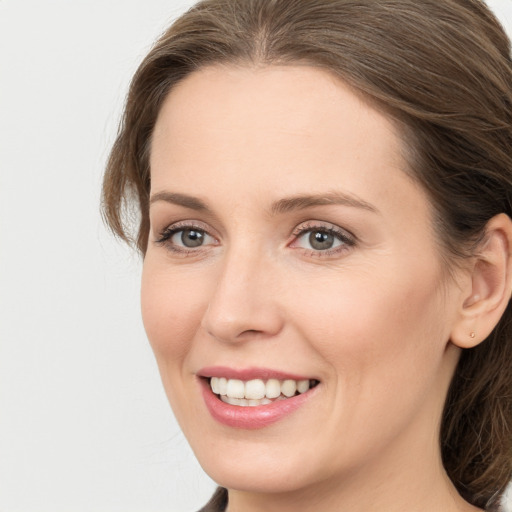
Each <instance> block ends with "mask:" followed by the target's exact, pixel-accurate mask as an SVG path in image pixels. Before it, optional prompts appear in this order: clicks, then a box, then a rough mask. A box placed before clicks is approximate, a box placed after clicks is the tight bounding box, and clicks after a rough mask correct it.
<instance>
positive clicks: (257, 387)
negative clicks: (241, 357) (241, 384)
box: [245, 379, 265, 400]
mask: <svg viewBox="0 0 512 512" xmlns="http://www.w3.org/2000/svg"><path fill="white" fill-rule="evenodd" d="M245 398H250V399H253V400H261V399H262V398H265V383H264V382H263V381H262V380H260V379H254V380H250V381H248V382H246V383H245Z"/></svg>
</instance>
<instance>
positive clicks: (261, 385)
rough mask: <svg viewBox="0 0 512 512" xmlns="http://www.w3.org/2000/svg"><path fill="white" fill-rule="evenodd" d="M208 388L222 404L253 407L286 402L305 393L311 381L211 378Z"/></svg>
mask: <svg viewBox="0 0 512 512" xmlns="http://www.w3.org/2000/svg"><path fill="white" fill-rule="evenodd" d="M210 387H211V389H212V391H213V392H214V393H215V394H216V395H220V399H221V400H222V401H223V402H226V403H228V404H231V405H239V406H241V407H245V406H253V407H254V406H257V405H266V404H269V403H272V401H273V400H275V399H277V400H286V399H287V398H290V397H292V396H294V395H295V394H296V393H297V392H298V393H299V394H300V393H305V392H306V391H308V390H309V388H310V387H311V381H309V380H308V379H305V380H299V381H295V380H293V379H286V380H283V381H280V380H278V379H269V380H267V381H266V382H265V381H263V380H261V379H252V380H249V381H247V382H244V381H242V380H240V379H226V378H224V377H212V378H211V379H210Z"/></svg>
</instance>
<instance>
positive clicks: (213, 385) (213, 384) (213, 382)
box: [210, 377, 219, 395]
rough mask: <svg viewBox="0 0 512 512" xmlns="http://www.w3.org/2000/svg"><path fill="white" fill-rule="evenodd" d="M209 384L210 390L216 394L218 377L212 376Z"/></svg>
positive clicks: (217, 392) (217, 391)
mask: <svg viewBox="0 0 512 512" xmlns="http://www.w3.org/2000/svg"><path fill="white" fill-rule="evenodd" d="M210 386H211V388H212V391H213V392H214V393H215V394H216V395H218V394H219V377H212V378H211V380H210Z"/></svg>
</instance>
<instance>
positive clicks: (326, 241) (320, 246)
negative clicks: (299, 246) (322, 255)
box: [308, 231, 336, 251]
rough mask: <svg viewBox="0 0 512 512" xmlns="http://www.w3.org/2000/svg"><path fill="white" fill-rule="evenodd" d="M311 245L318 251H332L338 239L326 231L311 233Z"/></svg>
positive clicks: (309, 239) (309, 238)
mask: <svg viewBox="0 0 512 512" xmlns="http://www.w3.org/2000/svg"><path fill="white" fill-rule="evenodd" d="M308 242H309V245H310V246H311V247H312V248H313V249H315V250H317V251H325V250H327V249H332V247H333V246H334V244H335V242H336V239H335V238H334V235H332V234H331V233H327V232H325V231H311V232H310V233H309V237H308Z"/></svg>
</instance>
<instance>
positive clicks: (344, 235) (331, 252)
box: [292, 222, 357, 258]
mask: <svg viewBox="0 0 512 512" xmlns="http://www.w3.org/2000/svg"><path fill="white" fill-rule="evenodd" d="M315 232H316V233H325V234H327V235H331V236H333V237H334V238H335V239H337V240H338V241H339V242H341V244H340V245H338V246H337V247H334V248H332V249H325V250H315V249H305V248H302V250H303V251H305V252H306V254H307V255H308V256H314V257H317V258H326V257H329V256H335V255H340V254H341V253H344V252H346V251H348V250H350V249H351V248H352V247H354V246H355V245H356V242H357V240H356V237H355V236H354V235H352V234H351V233H349V232H348V231H346V230H344V229H341V228H339V227H337V226H335V225H333V224H330V225H328V226H326V225H325V224H321V223H313V222H308V223H307V224H305V225H300V226H298V227H297V228H296V229H295V230H294V231H293V233H292V235H293V237H294V241H293V242H292V244H293V243H296V242H297V241H298V240H300V238H301V237H303V236H304V235H306V234H308V233H310V234H311V233H315ZM292 247H293V246H292ZM299 249H301V248H300V247H299Z"/></svg>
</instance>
